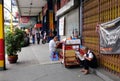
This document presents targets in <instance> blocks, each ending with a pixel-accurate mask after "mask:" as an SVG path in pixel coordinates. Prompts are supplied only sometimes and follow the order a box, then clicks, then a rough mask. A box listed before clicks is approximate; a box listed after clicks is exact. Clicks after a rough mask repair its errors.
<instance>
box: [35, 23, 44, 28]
mask: <svg viewBox="0 0 120 81" xmlns="http://www.w3.org/2000/svg"><path fill="white" fill-rule="evenodd" d="M41 27H42V24H40V23H39V24H35V25H34V28H41Z"/></svg>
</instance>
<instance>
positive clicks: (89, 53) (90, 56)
mask: <svg viewBox="0 0 120 81" xmlns="http://www.w3.org/2000/svg"><path fill="white" fill-rule="evenodd" d="M87 54H88V56H87ZM87 54H84V56H85V57H88V58H93V54H92V52H90V50H88V52H87Z"/></svg>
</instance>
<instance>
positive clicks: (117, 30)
mask: <svg viewBox="0 0 120 81" xmlns="http://www.w3.org/2000/svg"><path fill="white" fill-rule="evenodd" d="M100 53H102V54H120V17H119V18H116V19H115V20H112V21H109V22H106V23H103V24H101V25H100Z"/></svg>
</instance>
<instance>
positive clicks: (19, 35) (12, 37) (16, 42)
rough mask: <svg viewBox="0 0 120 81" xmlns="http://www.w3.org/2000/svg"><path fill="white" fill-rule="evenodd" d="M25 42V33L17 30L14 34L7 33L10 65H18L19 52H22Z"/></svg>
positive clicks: (6, 41) (6, 39)
mask: <svg viewBox="0 0 120 81" xmlns="http://www.w3.org/2000/svg"><path fill="white" fill-rule="evenodd" d="M23 40H24V32H23V31H22V30H20V29H18V28H16V29H15V30H14V31H13V32H10V31H8V32H6V35H5V45H6V52H7V55H8V61H9V63H16V62H17V59H18V52H20V51H21V48H22V44H23V42H24V41H23Z"/></svg>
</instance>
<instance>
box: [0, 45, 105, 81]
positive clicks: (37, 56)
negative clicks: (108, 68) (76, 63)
mask: <svg viewBox="0 0 120 81" xmlns="http://www.w3.org/2000/svg"><path fill="white" fill-rule="evenodd" d="M49 55H50V54H49V50H48V44H44V45H43V44H40V45H37V44H35V45H32V44H31V45H30V46H28V47H24V48H23V49H22V51H21V52H20V54H19V60H18V63H16V64H9V63H8V62H7V60H6V68H7V70H5V71H0V81H103V79H101V78H99V77H98V76H96V75H95V74H94V73H90V74H88V75H84V74H83V73H81V72H80V68H65V67H64V66H63V64H61V63H60V62H59V61H51V60H50V57H49Z"/></svg>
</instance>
